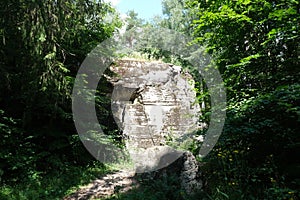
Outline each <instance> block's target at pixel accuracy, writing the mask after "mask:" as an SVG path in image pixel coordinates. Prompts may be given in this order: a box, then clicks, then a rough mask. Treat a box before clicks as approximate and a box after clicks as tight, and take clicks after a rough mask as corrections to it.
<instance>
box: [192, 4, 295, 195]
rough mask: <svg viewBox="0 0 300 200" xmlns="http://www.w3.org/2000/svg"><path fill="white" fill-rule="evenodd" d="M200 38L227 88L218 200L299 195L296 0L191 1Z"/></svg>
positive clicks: (213, 185) (212, 184)
mask: <svg viewBox="0 0 300 200" xmlns="http://www.w3.org/2000/svg"><path fill="white" fill-rule="evenodd" d="M188 6H189V7H190V9H192V10H194V11H195V12H194V13H197V16H198V18H197V19H195V20H194V21H193V23H192V26H193V27H194V28H193V30H194V37H195V42H197V43H200V44H203V45H206V48H207V51H208V52H209V53H211V54H212V55H213V56H214V58H215V60H216V63H217V66H218V68H219V71H220V72H221V74H222V77H223V80H224V82H225V85H226V88H227V95H228V99H227V101H228V108H227V120H226V126H225V128H224V133H223V135H222V138H221V139H220V141H219V143H218V145H217V147H216V148H215V150H214V152H212V153H211V154H210V156H209V157H208V158H206V159H205V161H206V162H207V163H208V166H209V167H208V168H207V169H208V171H207V174H208V188H209V189H208V190H209V191H210V192H209V193H210V195H211V196H212V198H214V199H216V198H218V199H297V197H299V189H300V179H299V178H300V176H299V175H300V174H299V173H298V172H299V167H300V161H299V155H300V146H299V145H300V143H299V133H300V131H299V122H300V118H299V114H300V113H299V108H300V107H299V106H300V98H299V92H300V91H299V75H300V70H299V66H300V63H299V58H300V57H299V56H300V55H299V52H300V46H299V39H300V34H299V33H300V31H299V22H300V15H299V14H300V4H299V2H298V1H280V0H279V1H267V0H266V1H256V0H238V1H201V0H199V1H189V3H188Z"/></svg>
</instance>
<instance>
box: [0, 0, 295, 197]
mask: <svg viewBox="0 0 300 200" xmlns="http://www.w3.org/2000/svg"><path fill="white" fill-rule="evenodd" d="M162 5H163V13H164V17H155V18H154V19H153V21H152V22H145V21H143V20H141V19H139V18H138V16H137V14H136V13H134V12H133V11H130V12H129V13H128V15H129V18H128V19H127V20H126V24H127V28H126V31H130V29H131V28H133V27H143V30H144V32H143V34H140V32H138V31H136V32H135V33H131V34H129V35H130V36H134V37H139V38H140V41H141V42H140V44H138V45H140V46H139V50H140V52H141V53H142V54H143V55H145V56H146V57H147V58H149V59H161V60H163V61H165V62H173V63H175V64H178V65H182V66H183V67H184V68H187V69H189V70H190V71H191V72H192V74H193V76H194V78H195V80H196V86H197V95H198V99H199V102H200V103H201V105H202V112H203V116H202V117H201V119H199V120H200V121H202V122H205V123H209V119H210V97H209V92H208V91H207V87H206V85H205V80H203V79H202V78H201V76H200V75H199V74H198V70H197V69H195V67H193V66H191V65H189V63H188V62H187V61H186V60H185V59H184V58H183V57H181V56H180V55H171V54H170V52H166V51H164V50H162V49H159V48H154V47H153V46H151V45H150V46H149V42H147V41H149V40H156V37H157V36H156V35H153V34H151V33H153V32H154V31H153V30H154V29H157V28H168V29H172V30H175V31H178V32H181V33H183V34H185V35H188V36H190V37H191V38H192V39H193V41H191V43H196V44H200V45H202V46H203V47H204V48H205V50H206V51H207V52H208V53H209V54H211V56H212V57H213V58H214V62H215V63H216V65H217V67H218V69H219V71H220V73H221V75H222V78H223V80H224V83H225V86H226V90H227V119H226V123H225V127H224V130H223V134H222V136H221V138H220V140H219V142H218V143H217V145H216V146H215V148H214V150H213V151H212V152H211V153H210V154H209V155H208V156H207V157H205V158H204V159H201V162H202V164H201V168H202V170H203V176H204V177H205V178H206V180H205V187H204V190H203V191H202V192H200V194H196V196H197V195H198V196H197V197H193V198H200V197H201V198H203V199H270V200H271V199H272V200H273V199H278V200H281V199H289V200H296V199H299V196H300V193H299V191H300V173H299V171H300V160H299V158H300V141H299V138H300V137H299V136H300V135H299V134H300V130H299V128H300V126H299V125H300V83H299V80H300V70H299V69H300V63H299V60H300V43H299V41H300V30H299V28H300V27H299V26H300V3H299V2H298V1H295V0H235V1H221V0H215V1H212V0H180V1H174V0H163V1H162ZM0 13H1V15H0V24H1V26H0V36H1V46H0V54H1V58H2V59H1V60H0V91H1V94H0V105H1V107H0V183H1V186H0V199H57V198H61V197H62V196H64V195H66V194H67V193H68V192H70V191H69V190H72V187H76V186H78V185H80V184H83V183H86V182H87V181H89V179H90V178H92V177H93V176H94V175H96V174H101V173H105V172H107V171H108V169H107V168H106V167H105V166H103V165H101V164H99V163H98V164H95V163H94V162H93V159H92V157H91V156H90V155H89V154H88V152H87V151H86V150H85V149H84V148H83V146H82V144H81V143H80V141H79V138H78V135H77V133H76V130H75V128H74V124H73V122H72V114H71V99H70V96H71V90H72V86H73V82H74V77H75V75H76V73H77V70H78V68H79V66H80V64H81V63H82V61H83V59H84V58H85V57H86V55H87V54H88V52H90V51H91V50H92V49H93V48H94V47H95V46H96V45H97V44H98V43H100V42H101V41H103V40H105V39H107V38H109V37H111V36H112V35H113V33H114V31H115V30H116V28H118V27H120V26H121V22H120V20H119V19H118V17H117V14H116V13H115V11H114V9H113V8H111V7H110V5H108V4H106V3H103V2H102V1H93V0H66V1H60V0H57V1H51V0H45V1H43V2H41V1H35V0H9V1H1V2H0ZM108 14H110V17H109V20H107V16H108ZM125 40H128V42H129V43H130V44H131V43H133V42H134V38H132V37H126V36H125ZM170 40H172V38H170ZM147 45H148V46H147ZM129 56H131V55H129ZM111 90H112V87H111V85H110V84H109V83H108V82H107V81H105V79H101V82H100V83H99V88H98V91H97V97H96V99H95V101H96V109H97V115H98V120H99V122H100V123H101V125H102V128H103V130H104V131H105V132H106V133H108V134H111V135H112V136H113V138H118V130H117V127H116V124H115V123H113V121H114V120H113V117H112V114H111V112H110V98H109V96H107V93H111ZM205 131H206V130H203V131H202V132H199V134H205ZM200 145H201V144H198V143H197V144H195V145H194V146H192V147H190V148H191V149H190V150H191V151H193V152H194V153H195V154H196V153H197V151H198V150H199V148H200ZM142 186H143V187H142V188H140V189H136V190H133V191H131V192H130V193H128V194H124V195H119V196H118V195H117V196H115V197H112V199H157V198H162V199H168V198H172V199H188V198H190V197H187V196H185V194H184V193H183V192H182V191H181V190H180V189H179V188H178V185H177V184H176V180H173V179H172V177H171V178H170V179H165V180H161V181H158V182H155V183H148V182H147V183H146V184H144V185H143V184H142ZM14 188H16V189H14ZM155 192H156V193H157V194H154V193H155Z"/></svg>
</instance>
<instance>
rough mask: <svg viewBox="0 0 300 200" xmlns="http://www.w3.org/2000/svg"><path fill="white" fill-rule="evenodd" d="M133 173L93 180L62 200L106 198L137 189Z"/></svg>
mask: <svg viewBox="0 0 300 200" xmlns="http://www.w3.org/2000/svg"><path fill="white" fill-rule="evenodd" d="M134 175H135V172H134V171H129V170H123V171H116V172H114V173H110V174H106V175H104V176H103V177H101V178H99V179H95V180H94V181H92V182H91V183H90V184H88V185H86V186H82V187H81V188H80V189H78V190H77V191H76V192H74V193H73V194H71V195H69V196H67V197H65V198H64V200H87V199H99V198H101V199H102V198H108V197H110V196H112V195H114V194H117V193H125V192H128V191H129V190H131V189H133V188H136V187H138V185H139V184H138V182H137V181H136V180H135V178H134Z"/></svg>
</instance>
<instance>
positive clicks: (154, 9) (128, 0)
mask: <svg viewBox="0 0 300 200" xmlns="http://www.w3.org/2000/svg"><path fill="white" fill-rule="evenodd" d="M106 2H111V4H112V5H113V6H115V7H116V8H117V9H118V10H119V11H120V12H121V13H123V14H126V13H127V12H128V11H129V10H134V11H135V12H136V13H138V17H139V18H142V19H145V20H150V19H151V18H152V17H153V16H154V15H162V6H161V0H106Z"/></svg>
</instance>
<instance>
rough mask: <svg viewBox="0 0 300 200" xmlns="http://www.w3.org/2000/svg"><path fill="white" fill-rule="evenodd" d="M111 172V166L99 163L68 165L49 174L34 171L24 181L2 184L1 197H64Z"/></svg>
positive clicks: (23, 199) (16, 199) (18, 199)
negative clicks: (82, 165)
mask: <svg viewBox="0 0 300 200" xmlns="http://www.w3.org/2000/svg"><path fill="white" fill-rule="evenodd" d="M109 172H111V169H110V168H109V167H107V166H104V165H101V164H97V163H94V164H93V165H90V166H86V167H75V166H68V167H66V168H64V169H62V170H59V171H53V172H50V173H48V174H42V173H39V172H32V173H31V175H30V176H29V177H28V178H26V179H25V180H22V182H10V183H9V184H2V186H0V199H1V200H29V199H47V200H52V199H53V200H54V199H62V198H63V197H64V196H66V195H68V194H71V193H72V192H74V191H75V190H76V189H78V188H79V187H80V186H81V185H85V184H87V183H89V182H90V181H91V180H93V179H95V178H96V177H99V176H100V175H102V174H105V173H109Z"/></svg>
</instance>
